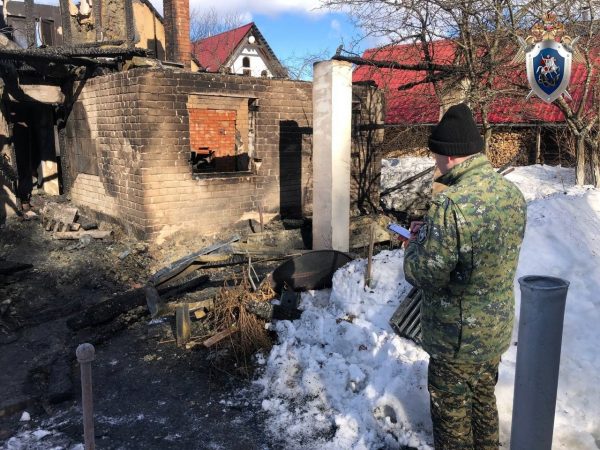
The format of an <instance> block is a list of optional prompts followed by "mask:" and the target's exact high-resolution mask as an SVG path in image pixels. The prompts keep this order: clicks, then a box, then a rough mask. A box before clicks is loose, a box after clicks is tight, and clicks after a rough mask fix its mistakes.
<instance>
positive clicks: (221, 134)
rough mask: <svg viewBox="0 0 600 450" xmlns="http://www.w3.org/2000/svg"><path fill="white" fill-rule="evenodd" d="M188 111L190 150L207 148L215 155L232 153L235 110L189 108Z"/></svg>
mask: <svg viewBox="0 0 600 450" xmlns="http://www.w3.org/2000/svg"><path fill="white" fill-rule="evenodd" d="M188 112H189V115H190V146H191V148H192V150H196V149H200V148H208V149H210V150H214V152H215V156H227V155H233V154H234V150H235V119H236V111H223V110H219V109H200V108H189V109H188Z"/></svg>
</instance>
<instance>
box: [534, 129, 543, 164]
mask: <svg viewBox="0 0 600 450" xmlns="http://www.w3.org/2000/svg"><path fill="white" fill-rule="evenodd" d="M541 152H542V127H537V128H536V130H535V161H533V164H540V163H541V160H540V158H541V155H542V153H541Z"/></svg>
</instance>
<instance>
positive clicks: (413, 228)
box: [409, 220, 425, 241]
mask: <svg viewBox="0 0 600 450" xmlns="http://www.w3.org/2000/svg"><path fill="white" fill-rule="evenodd" d="M424 223H425V222H423V221H422V220H413V221H412V222H411V223H410V227H409V230H410V240H411V241H412V240H415V239H416V238H417V235H418V234H419V230H420V229H421V227H422V226H423V224H424Z"/></svg>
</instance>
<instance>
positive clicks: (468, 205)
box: [404, 104, 526, 450]
mask: <svg viewBox="0 0 600 450" xmlns="http://www.w3.org/2000/svg"><path fill="white" fill-rule="evenodd" d="M429 148H430V150H431V151H432V152H433V154H434V156H435V159H436V165H437V167H438V169H439V170H440V171H441V173H442V175H441V176H440V177H439V178H437V179H436V180H435V181H437V182H439V183H442V184H444V185H446V186H447V188H446V189H445V190H444V191H442V192H440V193H439V194H437V195H435V196H434V198H433V200H432V205H431V207H430V209H429V211H428V213H427V216H426V217H425V219H424V223H423V224H422V225H420V226H419V225H416V226H413V227H412V231H415V233H414V234H413V236H412V238H411V240H410V241H409V243H408V246H407V248H406V253H405V258H404V273H405V275H406V279H407V280H408V281H409V282H410V283H411V284H413V285H414V286H416V287H418V288H420V289H421V290H422V292H423V296H422V298H423V302H422V306H421V328H422V342H423V347H424V348H425V350H426V351H427V352H428V353H429V355H430V361H429V371H428V389H429V393H430V398H431V403H430V405H431V417H432V421H433V432H434V442H435V448H436V450H444V449H449V450H454V449H478V450H479V449H485V450H487V449H497V448H498V445H499V439H498V412H497V408H496V397H495V394H494V389H495V385H496V382H497V379H498V364H499V363H500V356H501V354H502V353H503V352H504V351H506V349H507V348H508V346H509V344H510V339H511V332H512V328H513V317H514V294H513V280H514V276H515V272H516V268H517V262H518V258H519V249H520V246H521V242H522V240H523V235H524V232H525V220H526V204H525V200H524V199H523V195H522V194H521V192H520V191H519V190H518V189H517V188H516V187H515V186H514V185H513V184H512V183H510V182H509V181H507V180H506V179H504V178H503V177H502V176H501V175H499V174H498V173H496V171H495V170H494V169H493V167H492V166H491V164H490V163H489V161H488V160H487V158H486V157H485V155H483V154H481V153H480V152H481V150H482V149H483V140H482V138H481V136H480V135H479V132H478V130H477V127H476V125H475V122H474V120H473V116H472V114H471V111H470V109H469V108H468V107H467V106H466V105H464V104H460V105H456V106H453V107H451V108H450V109H449V110H448V111H447V112H446V114H445V115H444V117H442V119H441V121H440V123H439V124H438V125H437V127H436V128H434V130H433V131H432V134H431V136H430V139H429Z"/></svg>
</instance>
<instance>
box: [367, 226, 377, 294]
mask: <svg viewBox="0 0 600 450" xmlns="http://www.w3.org/2000/svg"><path fill="white" fill-rule="evenodd" d="M374 244H375V223H372V224H371V233H370V235H369V256H368V257H367V271H366V273H365V289H367V288H369V287H371V267H372V262H373V245H374Z"/></svg>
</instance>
